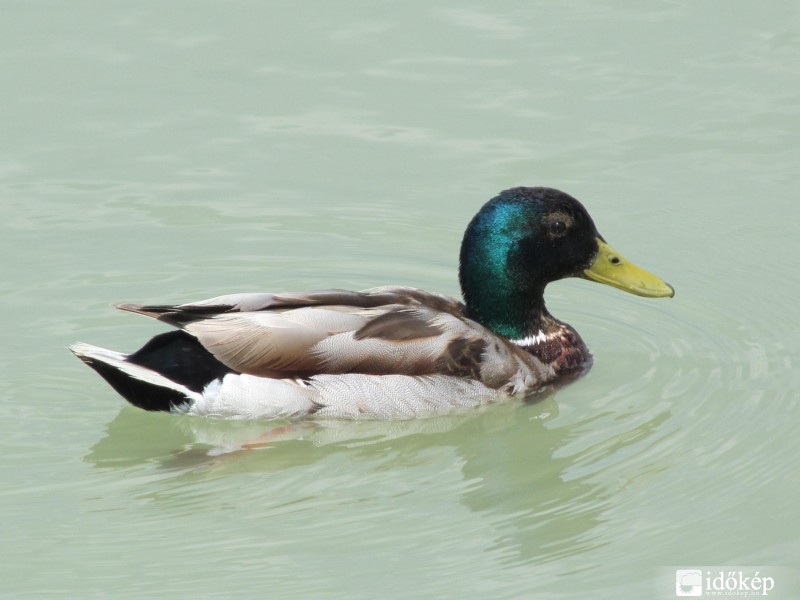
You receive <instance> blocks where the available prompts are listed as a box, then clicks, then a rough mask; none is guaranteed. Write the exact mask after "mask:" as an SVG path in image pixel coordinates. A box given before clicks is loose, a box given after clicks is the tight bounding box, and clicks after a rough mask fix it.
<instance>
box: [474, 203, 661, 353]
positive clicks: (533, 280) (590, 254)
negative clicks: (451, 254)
mask: <svg viewBox="0 0 800 600" xmlns="http://www.w3.org/2000/svg"><path fill="white" fill-rule="evenodd" d="M459 263H460V264H459V280H460V283H461V290H462V292H463V294H464V300H465V303H466V306H467V314H468V315H469V316H470V318H472V319H474V320H476V321H478V322H479V323H481V324H482V325H484V326H485V327H488V328H489V329H491V330H492V331H494V332H495V333H498V334H500V335H503V336H505V337H507V338H510V339H520V338H523V337H525V336H526V335H530V334H531V333H532V332H536V331H538V330H541V328H542V320H543V319H544V318H546V317H549V314H548V313H547V310H546V309H545V305H544V288H545V286H547V284H548V283H550V282H551V281H556V280H558V279H563V278H565V277H582V278H584V279H589V280H592V281H596V282H598V283H605V284H607V285H611V286H614V287H616V288H618V289H621V290H624V291H626V292H630V293H632V294H636V295H639V296H645V297H648V298H664V297H672V296H673V295H674V294H675V292H674V290H673V288H672V287H671V286H669V285H668V284H666V283H665V282H664V281H662V280H661V279H660V278H658V277H656V276H655V275H653V274H652V273H648V272H647V271H645V270H643V269H640V268H639V267H637V266H636V265H634V264H633V263H631V262H630V261H628V260H626V259H625V258H624V257H623V256H622V255H621V254H620V253H619V252H617V251H616V250H614V249H613V248H612V247H611V246H610V245H609V244H608V243H607V242H606V241H605V239H603V236H601V235H600V234H599V233H598V231H597V228H596V227H595V224H594V221H592V218H591V216H589V213H588V212H587V210H586V209H585V208H584V207H583V205H582V204H581V203H580V202H578V201H577V200H576V199H575V198H573V197H572V196H570V195H568V194H565V193H564V192H561V191H558V190H555V189H551V188H543V187H534V188H529V187H518V188H513V189H509V190H506V191H504V192H501V193H500V194H499V195H498V196H496V197H495V198H493V199H492V200H490V201H489V202H487V203H486V204H485V205H484V206H483V207H482V208H481V210H480V211H479V212H478V214H477V215H475V217H474V218H473V219H472V221H471V222H470V223H469V225H468V226H467V229H466V232H465V233H464V240H463V242H462V244H461V255H460V261H459Z"/></svg>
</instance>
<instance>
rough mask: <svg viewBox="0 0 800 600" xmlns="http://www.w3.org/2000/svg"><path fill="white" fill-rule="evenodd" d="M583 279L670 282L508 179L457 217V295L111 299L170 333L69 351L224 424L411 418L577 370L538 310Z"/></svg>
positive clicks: (563, 331)
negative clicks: (566, 281) (467, 214)
mask: <svg viewBox="0 0 800 600" xmlns="http://www.w3.org/2000/svg"><path fill="white" fill-rule="evenodd" d="M565 277H583V278H586V279H590V280H592V281H597V282H600V283H605V284H608V285H612V286H614V287H617V288H620V289H622V290H625V291H628V292H631V293H633V294H637V295H639V296H645V297H650V298H660V297H671V296H673V295H674V290H673V288H672V287H670V286H669V285H667V284H666V283H664V282H663V281H662V280H661V279H659V278H658V277H656V276H655V275H653V274H651V273H648V272H647V271H644V270H642V269H640V268H638V267H636V266H634V265H633V264H632V263H630V262H628V261H627V260H625V259H624V258H623V257H622V255H620V254H619V253H618V252H617V251H616V250H614V249H613V248H612V247H611V246H609V245H608V244H607V243H606V241H605V240H604V239H603V237H602V236H601V235H600V234H599V233H598V232H597V229H596V227H595V225H594V222H593V221H592V218H591V217H590V216H589V213H588V212H587V211H586V209H585V208H584V207H583V205H581V203H580V202H578V201H577V200H576V199H575V198H573V197H571V196H569V195H568V194H565V193H564V192H560V191H558V190H555V189H551V188H543V187H534V188H530V187H518V188H513V189H509V190H506V191H504V192H501V193H500V194H499V195H498V196H496V197H495V198H493V199H492V200H490V201H489V202H487V203H486V204H485V205H484V206H483V207H482V208H481V209H480V211H479V212H478V214H477V215H475V217H474V218H473V219H472V221H471V222H470V223H469V225H468V226H467V229H466V232H465V233H464V239H463V242H462V244H461V255H460V267H459V280H460V284H461V290H462V292H463V296H464V301H463V302H460V301H458V300H456V299H455V298H451V297H448V296H443V295H440V294H436V293H431V292H425V291H423V290H419V289H416V288H411V287H379V288H374V289H369V290H365V291H361V292H351V291H344V290H336V289H334V290H325V291H311V292H289V293H274V294H273V293H244V294H232V295H226V296H219V297H216V298H211V299H209V300H201V301H199V302H191V303H188V304H178V305H140V304H118V305H117V307H118V308H120V309H122V310H126V311H130V312H134V313H138V314H141V315H145V316H147V317H152V318H155V319H158V320H159V321H163V322H165V323H167V324H169V325H172V326H174V327H176V328H177V329H176V330H173V331H170V332H167V333H162V334H160V335H157V336H155V337H154V338H152V339H151V340H150V341H148V342H147V343H146V344H145V345H144V346H143V347H142V348H141V349H139V350H137V351H136V352H133V353H132V354H123V353H120V352H115V351H113V350H106V349H103V348H99V347H96V346H90V345H88V344H83V343H78V344H75V345H74V346H72V347H71V350H72V351H73V352H74V353H75V354H76V355H77V356H78V357H79V358H80V359H81V360H83V361H84V362H85V363H86V364H88V365H89V366H90V367H92V368H93V369H94V370H95V371H97V372H98V373H99V374H100V375H101V376H102V377H103V378H104V379H105V380H106V381H107V382H108V383H109V384H111V386H112V387H113V388H114V389H115V390H116V391H117V392H118V393H119V394H120V395H122V396H123V397H125V399H127V400H128V401H129V402H130V403H131V404H133V405H135V406H138V407H140V408H143V409H145V410H151V411H171V412H174V413H183V414H189V415H204V416H213V417H221V418H234V419H275V418H297V417H307V416H315V417H338V418H352V419H358V418H371V419H391V418H414V417H417V416H422V415H425V414H430V413H440V412H443V411H447V410H449V409H453V408H456V407H477V406H480V405H484V404H489V403H492V402H496V401H498V400H502V399H506V398H510V397H514V396H526V395H530V394H533V393H535V392H537V391H538V390H541V389H542V388H544V387H547V386H552V385H555V384H557V383H559V382H563V381H567V380H569V379H571V378H574V377H575V376H577V375H580V374H581V373H583V372H585V371H586V370H587V369H588V368H589V366H590V365H591V360H592V359H591V354H589V351H588V350H587V348H586V345H585V344H584V343H583V340H582V339H581V337H580V336H579V335H578V333H577V332H576V331H575V329H573V328H572V327H571V326H570V325H568V324H566V323H563V322H561V321H559V320H558V319H556V318H555V317H553V316H552V315H551V314H550V313H549V312H548V311H547V309H546V308H545V302H544V289H545V286H546V285H547V284H548V283H550V282H551V281H555V280H557V279H562V278H565Z"/></svg>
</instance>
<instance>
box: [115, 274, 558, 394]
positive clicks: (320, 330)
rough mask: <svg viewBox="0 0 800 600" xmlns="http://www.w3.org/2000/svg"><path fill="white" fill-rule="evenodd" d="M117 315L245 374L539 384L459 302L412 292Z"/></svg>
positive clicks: (319, 295) (528, 366)
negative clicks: (134, 317) (172, 335)
mask: <svg viewBox="0 0 800 600" xmlns="http://www.w3.org/2000/svg"><path fill="white" fill-rule="evenodd" d="M119 308H121V309H123V310H128V311H132V312H136V313H139V314H143V315H146V316H149V317H152V318H156V319H159V320H161V321H164V322H166V323H170V324H172V325H174V326H176V327H179V328H181V329H183V330H185V331H187V332H188V333H189V334H191V335H193V336H194V337H195V338H197V340H198V341H199V342H200V343H201V344H202V345H203V346H204V347H205V348H206V349H207V350H209V352H211V353H212V354H213V355H214V356H215V357H216V358H217V359H218V360H219V361H220V362H222V363H223V364H225V365H226V366H228V367H229V368H231V369H233V370H235V371H238V372H239V373H244V374H250V375H260V376H266V377H273V378H280V377H308V376H313V375H321V374H326V375H337V374H347V373H361V374H366V375H391V374H394V375H413V376H426V375H433V374H439V375H448V376H454V377H458V378H464V379H469V380H478V381H481V382H483V383H484V384H486V385H487V386H489V387H491V388H494V389H499V388H500V387H501V386H508V385H511V387H512V388H516V387H519V386H526V385H528V384H529V383H530V382H529V381H527V380H525V381H521V380H519V378H520V377H522V378H523V379H525V378H530V377H533V378H534V379H538V378H541V377H543V376H544V372H543V369H544V367H543V365H541V364H540V363H538V364H537V361H536V360H535V359H534V358H533V357H532V356H531V355H530V354H528V353H526V352H524V351H521V350H519V349H518V348H516V347H515V346H513V344H510V343H509V342H507V341H506V340H503V339H502V338H498V337H497V336H495V335H494V334H493V333H492V332H490V331H488V330H486V329H484V328H483V327H482V326H481V325H479V324H477V323H475V322H473V321H471V320H469V319H467V318H466V316H465V314H464V306H463V304H461V303H460V302H458V301H457V300H455V299H453V298H450V297H448V296H441V295H438V294H431V293H428V292H424V291H422V290H418V289H415V288H406V287H383V288H375V289H372V290H365V291H361V292H350V291H345V290H322V291H312V292H289V293H277V294H271V293H249V294H231V295H226V296H218V297H216V298H210V299H208V300H202V301H199V302H192V303H188V304H180V305H138V304H121V305H119ZM515 378H516V379H515ZM518 380H519V381H518Z"/></svg>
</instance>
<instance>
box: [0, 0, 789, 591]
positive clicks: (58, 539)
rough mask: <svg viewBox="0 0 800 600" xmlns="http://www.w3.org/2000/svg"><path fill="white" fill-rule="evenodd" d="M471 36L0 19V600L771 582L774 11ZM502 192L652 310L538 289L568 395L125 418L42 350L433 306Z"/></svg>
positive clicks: (718, 8)
mask: <svg viewBox="0 0 800 600" xmlns="http://www.w3.org/2000/svg"><path fill="white" fill-rule="evenodd" d="M739 4H742V3H739ZM488 6H489V4H486V3H471V2H443V3H438V4H436V5H434V4H433V3H425V2H407V3H376V2H356V1H346V2H335V3H334V2H316V3H290V2H270V3H260V2H242V3H236V4H223V3H215V4H212V3H194V2H171V3H168V4H167V3H157V2H139V3H135V4H131V5H123V4H114V5H112V4H110V3H90V2H81V1H79V2H70V3H58V2H32V3H24V4H23V3H16V4H13V5H10V6H6V7H5V10H4V18H3V19H2V21H0V61H1V62H0V65H2V79H3V83H2V89H3V94H2V97H3V101H2V104H0V140H2V141H0V207H1V208H2V217H3V218H2V224H1V225H0V252H2V257H3V260H2V279H1V281H2V282H3V284H2V286H1V287H0V308H2V317H0V318H2V326H3V332H4V334H3V339H4V340H5V343H4V344H3V355H2V358H3V360H2V365H3V371H2V373H3V376H2V378H0V389H1V390H2V398H3V405H4V412H5V416H4V418H3V420H2V424H0V433H1V434H2V440H3V452H2V456H3V459H2V462H1V463H0V469H2V481H3V483H4V485H3V487H2V491H0V498H1V499H0V523H2V525H1V526H0V527H2V530H0V540H2V541H1V542H0V548H2V556H3V559H2V561H0V594H2V595H3V596H4V597H37V598H39V597H41V598H93V597H105V596H108V597H115V598H143V597H163V598H202V597H226V598H253V597H263V598H311V597H324V598H364V599H374V598H407V597H425V598H461V597H476V598H531V597H536V598H574V597H579V595H581V596H582V597H592V598H644V597H658V598H661V597H663V598H670V597H675V595H674V583H675V582H674V567H675V566H688V567H691V566H696V565H723V566H729V567H730V568H736V567H737V566H740V565H755V566H757V567H760V568H761V572H762V573H766V572H769V571H770V569H771V568H777V567H781V566H784V567H792V568H796V566H797V556H798V554H800V524H798V519H797V505H798V489H799V486H800V477H799V476H798V468H797V465H798V458H799V454H800V452H799V451H800V441H799V440H800V437H798V435H797V430H798V426H800V422H799V420H798V400H799V399H800V392H798V390H799V389H800V377H799V376H798V371H797V362H798V359H800V356H798V349H800V342H799V341H798V340H799V339H800V338H799V337H798V333H800V331H798V329H799V328H798V318H797V308H798V295H799V294H800V283H798V275H797V273H798V268H799V267H800V259H798V254H799V253H798V250H800V244H798V242H797V241H796V230H797V223H798V218H799V217H800V209H799V208H798V206H799V204H798V200H797V190H798V183H799V182H798V179H799V178H798V165H800V150H798V139H800V81H799V80H800V70H799V69H798V64H799V63H798V59H799V58H800V9H799V8H798V4H797V3H796V2H794V1H793V0H786V1H777V0H776V1H773V2H769V3H755V2H753V3H747V4H746V5H744V6H740V5H737V4H735V3H730V2H722V1H718V2H681V1H673V2H666V1H665V2H632V1H631V2H610V1H602V2H594V1H593V2H589V1H586V2H581V1H574V2H564V3H558V4H557V3H548V2H510V1H506V2H496V3H492V4H491V8H487V7H488ZM523 184H525V185H550V186H554V187H559V188H562V189H564V190H565V191H567V192H569V193H571V194H573V195H575V196H577V197H578V198H579V199H581V200H582V201H583V202H584V203H585V204H586V205H587V207H588V208H589V210H590V211H591V212H592V214H593V216H594V218H595V221H596V222H597V224H598V227H599V228H600V230H601V232H602V233H603V234H604V235H605V236H606V238H607V239H608V240H609V241H610V242H611V243H612V244H613V245H614V246H616V247H617V248H618V249H619V250H621V251H622V252H623V253H624V254H625V255H626V256H627V257H628V258H630V259H632V260H634V261H635V262H637V263H639V264H641V265H642V266H644V267H646V268H649V269H651V270H652V271H654V272H656V273H658V274H659V275H661V276H663V277H664V278H665V279H666V280H667V281H669V282H670V283H672V284H673V285H674V286H675V288H676V290H677V296H676V298H675V299H674V300H670V301H648V300H644V299H641V298H634V297H632V296H627V295H625V294H623V293H621V292H618V291H616V290H612V289H610V288H605V287H601V286H597V285H594V284H590V283H587V282H583V281H568V282H560V283H558V284H554V285H553V286H551V288H549V289H548V300H549V305H550V308H551V310H552V312H554V313H555V314H556V315H558V316H559V317H561V318H563V319H565V320H567V321H569V322H570V323H572V324H573V325H574V326H575V327H576V328H577V329H578V330H579V331H580V332H581V334H582V335H583V337H584V339H585V340H586V342H587V344H588V345H589V346H590V348H591V349H592V350H593V352H594V355H595V367H594V369H593V371H592V372H591V373H590V374H589V375H588V376H587V377H586V378H584V379H582V380H581V381H579V382H577V383H576V384H574V385H572V386H570V387H568V388H566V389H563V390H562V391H559V392H558V393H557V394H556V395H555V396H553V397H551V398H549V399H547V400H546V401H544V402H542V403H540V404H536V405H532V406H521V405H519V404H509V405H503V406H495V407H491V408H489V409H487V410H485V411H481V412H476V413H474V414H468V415H460V416H457V417H445V418H437V419H433V420H428V421H422V422H416V423H388V424H387V423H355V424H353V423H350V424H347V423H345V424H341V425H338V426H337V425H335V424H331V425H328V426H326V427H317V426H300V427H294V428H290V429H288V430H285V429H278V430H274V429H273V427H274V425H270V424H263V423H245V424H241V423H239V424H236V423H226V422H208V421H203V420H198V419H190V418H179V417H174V416H170V415H163V414H148V413H144V412H141V411H138V410H136V409H132V408H128V407H125V406H124V405H123V401H122V400H121V399H120V398H118V397H117V396H116V395H115V394H114V393H113V391H112V390H111V389H110V388H108V387H107V386H106V385H105V383H104V382H102V381H101V380H100V379H99V378H98V377H96V375H95V374H94V373H92V372H91V371H90V370H89V369H87V368H85V367H84V366H83V365H81V364H80V363H79V362H78V361H77V360H75V359H74V358H73V357H72V356H71V355H70V354H69V353H68V352H67V351H66V346H67V344H69V343H72V342H74V341H77V340H83V341H87V342H92V343H96V344H99V345H102V346H107V347H112V348H118V349H121V350H132V349H134V348H136V347H138V345H139V344H141V343H142V342H143V341H144V340H145V339H146V338H147V337H148V336H150V335H152V334H153V333H156V332H157V331H160V330H161V328H160V327H159V325H158V324H154V323H150V322H147V321H145V320H142V319H137V318H135V317H133V316H131V315H125V314H121V313H116V312H115V311H113V310H112V309H111V308H109V304H110V303H111V302H114V301H121V300H129V301H152V302H162V301H163V302H170V301H188V300H195V299H200V298H205V297H210V296H213V295H216V294H220V293H225V292H233V291H251V290H265V291H266V290H273V291H279V290H287V289H289V290H291V289H303V288H314V287H317V288H319V287H344V288H353V289H360V288H366V287H371V286H374V285H380V284H386V283H393V284H408V285H416V286H419V287H424V288H426V289H430V290H435V291H440V292H445V293H450V294H457V293H458V289H457V280H456V265H457V253H458V244H459V243H460V239H461V233H462V231H463V228H464V226H465V225H466V223H467V222H468V221H469V219H470V218H471V217H472V215H473V213H474V212H475V210H477V208H478V207H479V206H480V205H481V204H482V203H483V201H484V200H486V199H487V198H489V197H490V196H492V195H494V194H495V193H496V192H497V191H499V190H500V189H503V188H506V187H511V186H514V185H523ZM243 443H250V444H253V445H254V446H256V449H252V450H239V451H236V449H237V448H239V447H240V446H241V444H243ZM226 450H230V451H228V452H226ZM777 583H778V584H779V585H780V584H782V585H783V586H784V590H783V591H784V593H785V594H788V595H784V596H780V597H797V596H800V587H798V586H797V585H796V584H793V583H790V582H789V581H788V579H787V578H786V577H784V579H783V582H781V580H780V579H778V582H777ZM792 586H794V587H792ZM776 597H777V596H776Z"/></svg>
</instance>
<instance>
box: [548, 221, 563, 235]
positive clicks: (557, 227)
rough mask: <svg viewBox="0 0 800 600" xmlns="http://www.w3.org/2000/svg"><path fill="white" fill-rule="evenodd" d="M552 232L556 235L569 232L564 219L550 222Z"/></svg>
mask: <svg viewBox="0 0 800 600" xmlns="http://www.w3.org/2000/svg"><path fill="white" fill-rule="evenodd" d="M550 233H551V234H552V235H554V236H562V235H564V234H565V233H567V224H566V223H565V222H564V221H553V222H552V223H550Z"/></svg>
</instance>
